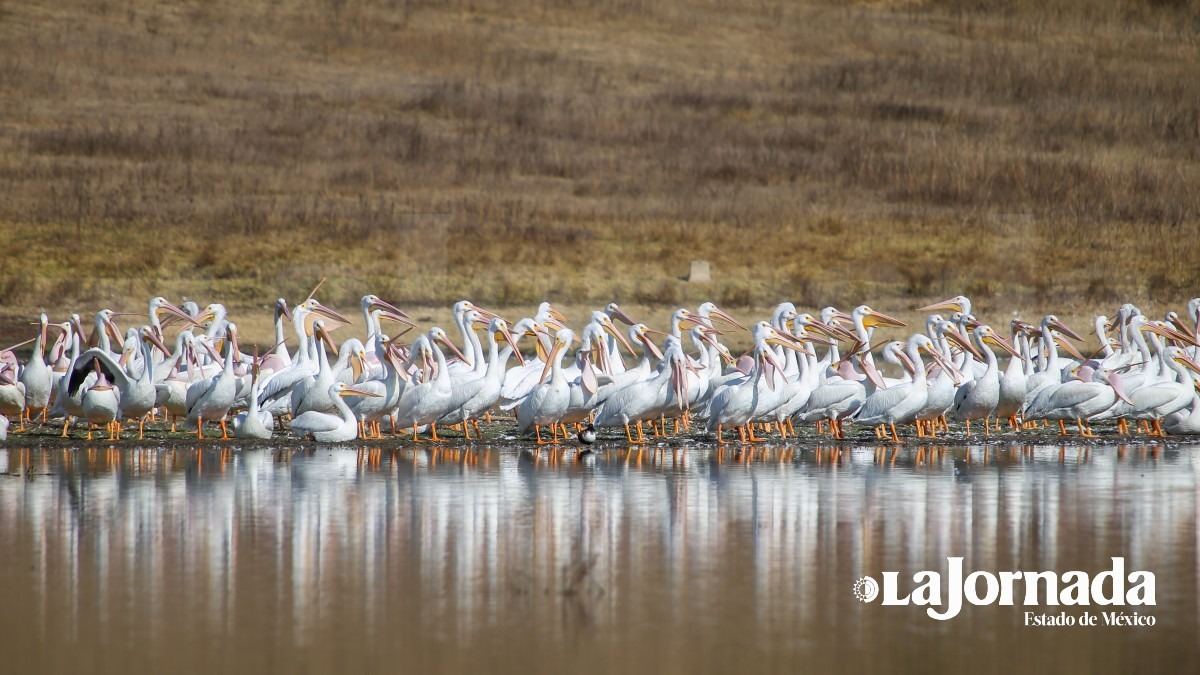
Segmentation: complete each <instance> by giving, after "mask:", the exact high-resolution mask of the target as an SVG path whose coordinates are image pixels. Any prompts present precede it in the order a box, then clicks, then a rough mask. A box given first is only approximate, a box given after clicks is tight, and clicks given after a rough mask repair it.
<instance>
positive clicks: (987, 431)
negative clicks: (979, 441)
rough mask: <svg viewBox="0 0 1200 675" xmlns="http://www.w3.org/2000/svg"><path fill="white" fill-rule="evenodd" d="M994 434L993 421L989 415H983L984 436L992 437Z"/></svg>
mask: <svg viewBox="0 0 1200 675" xmlns="http://www.w3.org/2000/svg"><path fill="white" fill-rule="evenodd" d="M991 435H992V422H991V420H990V419H988V416H987V415H984V417H983V437H984V438H990V437H991Z"/></svg>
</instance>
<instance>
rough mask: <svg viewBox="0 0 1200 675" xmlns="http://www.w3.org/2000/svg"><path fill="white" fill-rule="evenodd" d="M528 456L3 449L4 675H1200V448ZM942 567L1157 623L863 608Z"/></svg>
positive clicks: (0, 597)
mask: <svg viewBox="0 0 1200 675" xmlns="http://www.w3.org/2000/svg"><path fill="white" fill-rule="evenodd" d="M530 450H531V449H530V448H521V447H514V446H501V445H496V446H492V447H482V446H478V447H475V448H472V449H470V450H463V449H454V448H443V449H436V450H435V449H429V448H422V449H418V450H412V449H409V448H405V449H400V450H393V449H385V450H382V451H373V450H369V449H361V448H360V449H356V448H354V447H342V446H338V447H321V446H317V447H313V446H309V447H306V448H291V449H281V450H270V449H238V448H237V446H230V447H228V448H226V449H225V450H222V449H220V448H215V447H214V448H206V449H204V450H197V449H195V448H185V447H182V446H181V447H176V448H151V447H147V448H143V449H136V450H135V449H129V448H123V449H121V450H119V451H118V450H109V449H105V448H104V447H96V448H94V449H86V448H70V449H63V448H42V449H36V448H35V449H19V448H14V447H11V446H10V447H8V448H7V449H0V474H3V475H0V634H2V635H3V636H4V644H5V648H4V656H3V659H4V660H3V663H4V664H5V665H4V667H3V668H2V669H0V670H2V671H3V672H21V673H29V672H72V673H75V672H113V673H130V672H204V673H209V672H266V671H274V672H280V671H282V672H301V673H303V672H331V671H332V672H337V671H340V672H346V673H352V672H377V671H386V672H431V671H468V670H473V671H477V672H488V673H491V672H530V671H537V672H565V671H568V670H569V671H584V672H593V671H603V672H630V671H636V672H656V673H695V672H731V673H732V672H764V671H770V672H796V671H799V670H810V671H818V672H829V671H833V670H841V671H856V672H880V671H883V672H908V671H911V672H928V671H931V670H940V669H946V670H950V669H953V670H955V671H963V670H967V669H970V670H972V671H975V672H1009V671H1012V670H1013V669H1029V670H1039V671H1040V670H1048V669H1053V670H1055V671H1059V672H1128V671H1137V672H1195V671H1197V670H1198V669H1200V648H1198V645H1200V623H1198V622H1197V613H1198V610H1200V584H1198V578H1197V577H1198V575H1200V569H1198V568H1197V547H1198V538H1197V518H1196V507H1197V476H1198V471H1197V461H1196V460H1195V459H1194V453H1195V450H1196V447H1195V446H1187V445H1166V446H1156V445H1131V446H1112V445H1107V446H1106V445H1092V446H1049V445H1047V446H1029V445H993V446H989V447H986V448H985V447H984V446H973V447H967V446H948V447H928V446H927V447H917V446H909V447H906V448H904V449H901V450H899V451H894V450H892V449H891V448H886V449H885V448H874V447H853V448H851V447H846V448H843V449H842V450H841V452H840V454H835V453H834V451H833V450H832V449H831V448H829V447H818V446H813V445H807V446H770V447H766V448H762V449H759V450H757V451H756V452H755V454H753V455H740V456H735V455H734V454H732V453H731V451H728V450H727V451H725V452H724V453H720V454H718V453H717V452H716V451H714V450H713V449H711V448H710V447H703V446H693V447H690V448H667V449H665V450H661V451H658V452H655V451H654V450H652V449H647V450H643V451H640V452H639V451H638V450H632V451H631V450H629V449H627V448H612V449H608V450H600V451H598V452H597V453H595V454H594V455H592V456H589V457H584V458H579V457H577V456H576V454H575V450H574V449H568V450H566V451H560V452H554V451H545V450H543V451H541V452H540V453H539V454H538V456H537V457H535V456H534V455H533V454H532V453H531V451H530ZM948 556H963V557H964V558H965V559H966V561H965V566H966V568H967V570H968V571H970V570H986V571H992V572H995V571H999V570H1051V571H1057V572H1060V573H1061V572H1063V571H1067V570H1084V571H1088V572H1089V573H1090V574H1095V573H1097V572H1100V571H1103V570H1106V569H1108V568H1109V567H1110V566H1111V565H1110V562H1109V558H1110V557H1111V556H1123V557H1124V558H1125V561H1126V567H1127V570H1135V569H1144V570H1148V571H1151V572H1153V573H1154V574H1155V575H1156V582H1157V583H1156V599H1157V605H1156V606H1153V607H1142V608H1132V607H1131V608H1126V609H1128V610H1130V611H1132V610H1133V609H1138V610H1139V611H1140V613H1142V614H1152V615H1153V616H1154V617H1155V619H1156V621H1157V625H1156V626H1154V627H1152V628H1105V627H1097V628H1081V627H1066V628H1034V627H1026V626H1025V625H1023V615H1022V612H1023V611H1024V610H1025V609H1027V608H1025V607H1021V606H1019V605H1018V606H1016V607H1004V606H983V607H974V606H970V605H968V606H966V607H964V609H963V611H962V613H961V614H960V615H959V616H958V617H957V618H955V619H953V620H950V621H945V622H939V621H934V620H932V619H930V618H929V617H927V616H926V614H925V611H924V608H921V607H916V606H908V607H891V606H881V605H880V604H879V600H876V601H875V602H874V603H871V604H863V603H861V602H859V601H857V600H856V599H855V598H854V596H853V594H852V592H851V589H852V587H853V585H854V582H855V580H856V579H857V578H858V577H860V576H862V575H871V576H873V577H875V578H876V579H882V576H881V573H882V572H883V571H884V570H895V571H899V572H900V573H901V578H904V579H911V575H912V574H913V573H915V572H918V571H921V570H926V569H928V570H938V571H943V573H944V571H945V569H946V564H947V563H946V558H947V557H948ZM911 585H912V584H911V583H909V584H907V586H906V590H908V589H910V588H911ZM1018 597H1019V596H1018ZM1059 609H1060V608H1051V609H1050V610H1049V611H1054V612H1057V611H1058V610H1059ZM1091 609H1093V610H1095V609H1097V608H1094V607H1093V608H1091ZM1081 611H1082V610H1077V609H1074V608H1072V611H1071V612H1070V613H1071V614H1079V613H1080V612H1081Z"/></svg>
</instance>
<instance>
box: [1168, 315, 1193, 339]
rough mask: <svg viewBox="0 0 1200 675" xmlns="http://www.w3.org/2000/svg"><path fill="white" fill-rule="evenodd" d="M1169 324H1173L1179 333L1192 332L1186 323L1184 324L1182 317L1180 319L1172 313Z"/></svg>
mask: <svg viewBox="0 0 1200 675" xmlns="http://www.w3.org/2000/svg"><path fill="white" fill-rule="evenodd" d="M1171 325H1172V326H1174V327H1175V330H1177V331H1179V332H1180V333H1184V334H1187V333H1190V332H1192V329H1191V328H1188V327H1187V326H1186V325H1184V323H1183V319H1180V318H1179V316H1178V315H1176V314H1174V313H1172V315H1171Z"/></svg>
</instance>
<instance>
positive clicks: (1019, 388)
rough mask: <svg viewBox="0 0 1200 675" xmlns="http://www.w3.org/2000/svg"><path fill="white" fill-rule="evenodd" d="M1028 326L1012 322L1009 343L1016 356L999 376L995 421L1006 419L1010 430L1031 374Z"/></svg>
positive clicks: (1017, 321) (1015, 321) (1014, 427)
mask: <svg viewBox="0 0 1200 675" xmlns="http://www.w3.org/2000/svg"><path fill="white" fill-rule="evenodd" d="M1027 328H1029V325H1028V324H1026V323H1024V322H1023V321H1020V320H1018V319H1013V321H1012V340H1011V341H1010V342H1009V344H1011V345H1012V346H1013V347H1014V348H1015V349H1016V350H1017V355H1016V356H1013V357H1011V358H1010V359H1009V360H1008V366H1007V367H1006V368H1005V369H1004V374H1003V375H1001V376H1000V400H999V401H998V402H997V403H996V420H997V422H998V421H999V420H1000V419H1001V418H1006V419H1008V425H1009V427H1010V428H1013V429H1016V428H1018V425H1017V413H1019V412H1020V411H1021V404H1022V403H1024V402H1025V393H1026V391H1027V390H1028V386H1029V385H1028V383H1029V373H1032V372H1033V358H1032V356H1031V355H1030V351H1029V335H1028V333H1027V332H1026V331H1027Z"/></svg>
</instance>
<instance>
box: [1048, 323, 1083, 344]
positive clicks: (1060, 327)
mask: <svg viewBox="0 0 1200 675" xmlns="http://www.w3.org/2000/svg"><path fill="white" fill-rule="evenodd" d="M1050 327H1051V328H1053V329H1055V330H1057V331H1058V332H1060V333H1062V334H1063V335H1066V336H1067V337H1069V338H1071V339H1072V340H1075V341H1077V342H1083V337H1082V336H1081V335H1079V333H1076V332H1075V331H1073V330H1071V329H1070V328H1069V327H1068V326H1067V324H1065V323H1063V322H1062V321H1059V320H1058V319H1055V320H1054V321H1051V322H1050Z"/></svg>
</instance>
